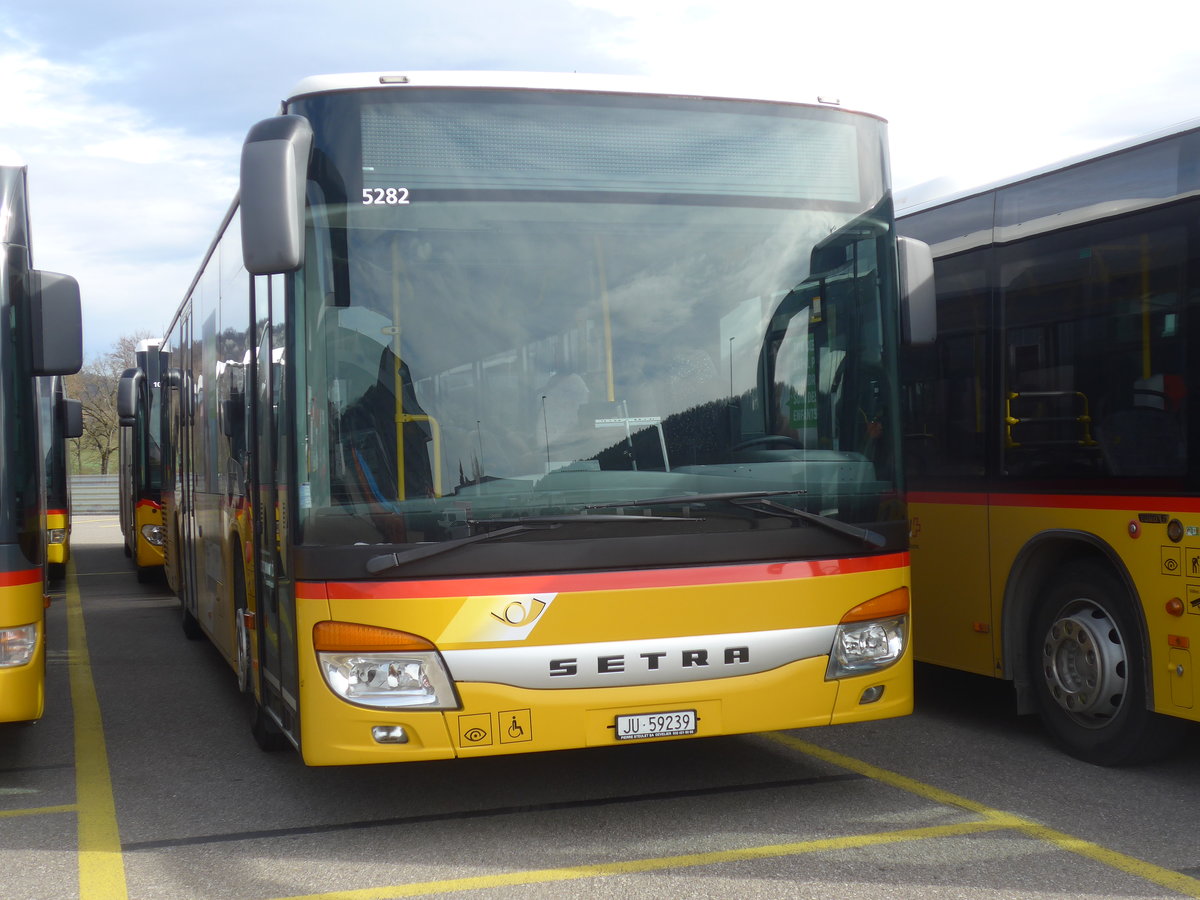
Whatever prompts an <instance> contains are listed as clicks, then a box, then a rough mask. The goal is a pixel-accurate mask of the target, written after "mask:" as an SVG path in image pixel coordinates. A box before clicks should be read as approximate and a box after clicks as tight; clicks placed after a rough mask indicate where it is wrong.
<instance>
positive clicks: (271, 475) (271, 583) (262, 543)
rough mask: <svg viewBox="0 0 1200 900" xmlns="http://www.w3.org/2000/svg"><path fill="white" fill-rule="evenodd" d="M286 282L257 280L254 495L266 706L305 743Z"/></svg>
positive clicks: (259, 632) (259, 629) (260, 647)
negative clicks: (294, 571)
mask: <svg viewBox="0 0 1200 900" xmlns="http://www.w3.org/2000/svg"><path fill="white" fill-rule="evenodd" d="M285 284H286V278H285V276H281V275H276V276H271V277H269V278H267V277H261V276H260V277H257V278H255V279H254V290H255V305H256V309H257V313H256V319H257V321H256V322H255V325H254V327H255V332H256V349H255V384H254V390H253V403H254V410H253V412H254V417H253V419H252V423H253V427H254V429H255V434H254V436H253V446H254V448H255V452H256V472H255V474H256V481H257V485H256V487H257V490H256V491H255V493H254V536H255V537H254V542H255V549H254V554H255V562H256V565H255V569H256V582H255V595H256V599H257V609H256V628H257V635H258V650H259V656H258V658H259V675H260V679H261V685H262V696H261V703H262V706H263V707H264V709H266V710H267V711H268V712H269V713H270V714H272V715H273V716H274V717H275V718H277V719H278V720H279V722H280V723H281V724H282V725H283V728H284V730H285V731H287V732H288V733H290V734H291V735H292V736H293V737H298V736H299V722H298V720H297V714H298V707H297V698H298V696H299V685H298V681H299V678H298V674H297V660H296V629H295V607H294V603H293V601H292V599H291V598H292V585H291V581H292V579H291V573H290V571H289V565H288V560H289V556H288V551H287V547H288V538H287V522H288V489H287V471H288V462H287V460H288V446H289V442H288V440H287V436H286V435H287V427H288V422H289V417H288V410H287V403H286V399H285V398H286V393H285V385H286V378H285V373H286V367H287V359H286V356H285V351H284V336H285V333H286V330H287V329H286V308H287V307H286V294H285Z"/></svg>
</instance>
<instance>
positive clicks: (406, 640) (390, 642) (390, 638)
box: [313, 622, 437, 653]
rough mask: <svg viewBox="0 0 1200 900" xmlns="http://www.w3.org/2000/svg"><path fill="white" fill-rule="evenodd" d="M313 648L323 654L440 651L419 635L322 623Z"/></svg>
mask: <svg viewBox="0 0 1200 900" xmlns="http://www.w3.org/2000/svg"><path fill="white" fill-rule="evenodd" d="M313 646H314V647H315V648H316V649H317V650H318V651H320V652H323V653H391V652H394V651H396V650H400V651H412V650H436V649H437V648H436V647H435V646H434V645H433V644H431V643H430V642H429V641H427V640H425V638H423V637H420V636H419V635H415V634H409V633H408V632H407V631H395V630H393V629H391V628H380V627H378V626H376V625H359V624H356V623H354V622H318V623H317V624H316V625H314V626H313Z"/></svg>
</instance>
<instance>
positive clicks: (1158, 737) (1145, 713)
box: [1029, 563, 1182, 766]
mask: <svg viewBox="0 0 1200 900" xmlns="http://www.w3.org/2000/svg"><path fill="white" fill-rule="evenodd" d="M1134 610H1135V607H1134V603H1133V600H1132V598H1130V596H1129V592H1128V590H1127V589H1126V588H1125V587H1123V586H1122V585H1121V584H1120V582H1119V580H1118V579H1117V577H1116V576H1115V574H1113V573H1112V572H1111V571H1109V570H1107V569H1106V568H1105V567H1103V566H1101V565H1098V564H1095V563H1076V564H1073V565H1071V566H1068V567H1066V568H1065V569H1064V570H1063V572H1062V574H1061V575H1060V576H1059V577H1058V578H1057V580H1055V581H1054V582H1053V583H1052V584H1051V585H1050V586H1049V588H1048V589H1047V591H1046V594H1045V596H1044V598H1043V602H1042V604H1041V605H1040V607H1039V609H1038V610H1037V612H1036V613H1035V614H1034V619H1033V627H1032V629H1031V632H1030V644H1029V659H1030V666H1031V669H1032V674H1033V676H1034V677H1033V681H1034V685H1035V693H1036V696H1037V706H1038V712H1039V714H1040V716H1041V719H1042V721H1043V723H1044V724H1045V726H1046V730H1047V731H1049V732H1050V734H1051V736H1052V737H1053V738H1054V740H1055V741H1056V742H1057V743H1058V744H1059V745H1060V746H1061V747H1062V748H1063V749H1064V750H1066V751H1067V752H1068V753H1070V754H1071V755H1072V756H1075V757H1077V758H1079V759H1082V760H1084V761H1086V762H1090V763H1094V764H1096V765H1103V766H1112V765H1129V764H1135V763H1141V762H1147V761H1149V760H1151V759H1155V758H1158V757H1161V756H1164V755H1166V754H1167V753H1169V752H1170V751H1171V750H1172V749H1173V748H1174V747H1175V746H1176V745H1177V743H1178V740H1179V738H1180V737H1181V731H1182V728H1181V723H1180V722H1179V721H1178V720H1176V719H1170V718H1167V717H1165V716H1160V715H1158V714H1156V713H1154V712H1153V711H1152V710H1151V709H1150V708H1149V705H1148V700H1147V696H1146V679H1145V677H1144V675H1143V673H1144V672H1145V660H1146V650H1145V647H1144V645H1143V641H1142V637H1141V635H1142V629H1141V627H1140V623H1139V622H1138V620H1137V617H1136V613H1135V611H1134Z"/></svg>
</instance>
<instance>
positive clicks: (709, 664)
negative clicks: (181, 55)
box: [162, 73, 932, 765]
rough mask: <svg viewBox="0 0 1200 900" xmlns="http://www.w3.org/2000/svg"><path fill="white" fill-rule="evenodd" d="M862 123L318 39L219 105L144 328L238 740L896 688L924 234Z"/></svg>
mask: <svg viewBox="0 0 1200 900" xmlns="http://www.w3.org/2000/svg"><path fill="white" fill-rule="evenodd" d="M886 159H887V156H886V141H885V124H884V122H883V121H881V120H880V119H878V118H876V117H873V116H869V115H864V114H861V113H853V112H849V111H846V110H842V109H839V108H836V107H831V106H823V105H819V104H810V105H807V104H800V103H793V102H780V101H771V100H762V99H759V100H746V99H738V98H731V97H721V96H709V95H704V94H697V93H695V91H694V90H693V91H678V92H677V91H672V90H664V89H661V88H656V87H647V86H646V85H644V84H643V83H641V82H631V81H628V80H624V79H613V78H601V77H589V76H546V75H521V74H512V73H488V74H462V73H436V74H430V73H405V74H399V73H394V74H393V73H387V74H369V75H368V74H354V75H341V76H323V77H315V78H311V79H308V80H306V81H304V82H302V83H301V84H300V85H299V86H298V87H297V89H296V90H295V91H294V92H293V93H292V94H291V96H290V97H289V99H288V100H287V101H286V103H285V104H284V107H283V110H282V113H281V114H280V115H278V116H276V117H273V118H271V119H268V120H265V121H263V122H261V123H259V124H258V125H256V126H254V128H252V129H251V131H250V133H249V135H248V137H247V140H246V144H245V147H244V150H243V157H242V171H241V191H240V194H239V199H238V201H237V202H235V203H234V205H233V206H232V207H231V208H230V210H229V213H228V215H227V216H226V218H225V221H224V222H223V223H222V225H221V228H220V231H219V233H218V235H217V237H216V239H215V240H214V241H213V243H212V245H211V247H210V248H209V250H208V253H207V254H206V257H205V260H204V263H203V266H202V268H201V270H200V272H199V273H198V274H197V275H196V278H195V280H194V281H193V283H192V285H191V286H190V288H189V289H188V291H187V294H186V296H185V298H184V301H183V303H182V305H181V307H180V309H179V311H178V313H177V314H176V316H175V317H174V319H173V321H172V322H171V324H170V326H169V329H168V332H167V334H166V336H165V338H164V342H163V346H162V350H163V352H164V354H165V359H166V370H165V376H164V398H163V411H164V415H165V419H164V429H163V431H164V436H165V447H164V463H165V469H164V476H163V501H164V517H165V521H164V524H165V527H166V547H165V549H166V571H167V577H168V579H169V582H170V584H171V585H172V586H173V587H174V588H175V590H176V591H177V592H178V594H179V596H180V599H181V604H182V615H183V625H184V630H185V632H186V633H187V634H188V635H189V636H192V637H199V636H207V637H208V638H209V639H211V640H212V641H213V642H214V643H215V644H216V646H217V647H218V648H219V649H220V650H221V652H222V653H223V654H224V655H225V656H226V658H227V659H228V661H229V663H230V665H231V666H232V667H233V669H234V670H235V672H236V673H237V676H238V679H239V683H240V685H241V686H242V688H243V689H244V690H245V691H246V692H247V693H248V694H250V695H251V697H252V698H253V704H254V709H255V715H254V734H255V736H256V738H257V739H258V741H259V743H260V744H261V745H263V746H264V747H276V746H281V745H287V744H289V743H290V744H292V745H295V746H296V747H297V748H298V749H299V750H300V752H301V754H302V755H303V759H304V760H305V762H307V763H308V764H311V765H328V764H344V763H376V762H393V761H404V760H424V759H439V758H453V757H470V756H482V755H489V754H505V753H518V752H529V751H541V750H553V749H561V748H572V747H589V746H610V745H614V744H620V743H623V742H629V741H639V740H665V739H681V738H687V737H702V736H709V735H722V734H732V733H738V732H751V731H759V730H768V729H783V728H794V727H799V726H806V725H824V724H829V723H836V722H854V721H862V720H867V719H876V718H881V717H887V716H896V715H902V714H905V713H907V712H909V711H910V710H911V708H912V670H911V654H910V650H909V646H910V621H909V592H908V554H907V517H906V515H905V511H904V505H903V502H902V496H903V484H902V481H901V479H902V474H903V467H902V465H901V462H902V461H901V459H900V435H899V430H898V428H897V424H898V398H899V384H898V379H897V359H896V351H897V348H898V341H899V337H898V333H899V328H900V324H901V312H900V310H901V303H900V300H901V296H902V293H903V295H904V296H910V295H911V296H912V297H914V298H915V299H914V304H915V305H917V306H919V305H920V304H919V298H920V297H921V296H922V294H921V291H920V290H918V289H916V288H914V289H913V290H911V291H902V288H901V283H902V281H903V282H904V283H905V284H910V283H911V284H913V285H922V284H924V283H925V282H924V280H923V279H924V278H927V276H928V273H929V272H930V271H931V269H932V263H931V262H930V261H929V259H928V248H924V247H923V246H922V245H919V244H918V243H916V242H909V243H905V244H903V245H901V249H899V250H898V243H897V239H896V236H895V232H894V225H893V215H892V208H891V194H890V190H889V185H888V180H887V177H888V176H887V164H886ZM922 251H923V252H924V256H923V255H922ZM900 253H902V254H904V260H905V263H904V268H903V278H902V275H901V264H900V258H899V254H900ZM930 299H931V298H930Z"/></svg>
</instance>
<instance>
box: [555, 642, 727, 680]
mask: <svg viewBox="0 0 1200 900" xmlns="http://www.w3.org/2000/svg"><path fill="white" fill-rule="evenodd" d="M669 655H670V654H668V653H666V652H659V651H654V652H649V653H641V654H638V656H637V658H636V659H632V660H631V659H627V658H626V657H625V656H624V655H622V654H610V655H605V656H598V657H596V662H595V668H594V671H595V673H596V674H598V675H618V674H622V673H624V672H627V671H637V670H638V669H639V668H640V669H641V670H642V671H647V672H665V671H666V667H667V665H668V663H667V660H668V657H669ZM717 659H719V660H720V661H721V662H720V663H716V662H715V660H717ZM639 661H640V664H639ZM749 662H750V648H749V647H726V648H725V649H724V650H723V651H721V652H720V653H715V652H711V651H709V650H704V649H699V650H683V651H681V652H680V654H679V660H678V668H680V669H694V668H705V667H708V666H710V665H718V664H719V665H722V666H738V665H745V664H747V663H749ZM579 670H580V661H579V659H578V657H569V658H564V659H552V660H550V675H551V676H552V677H556V678H559V677H566V676H571V675H578V674H579Z"/></svg>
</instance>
